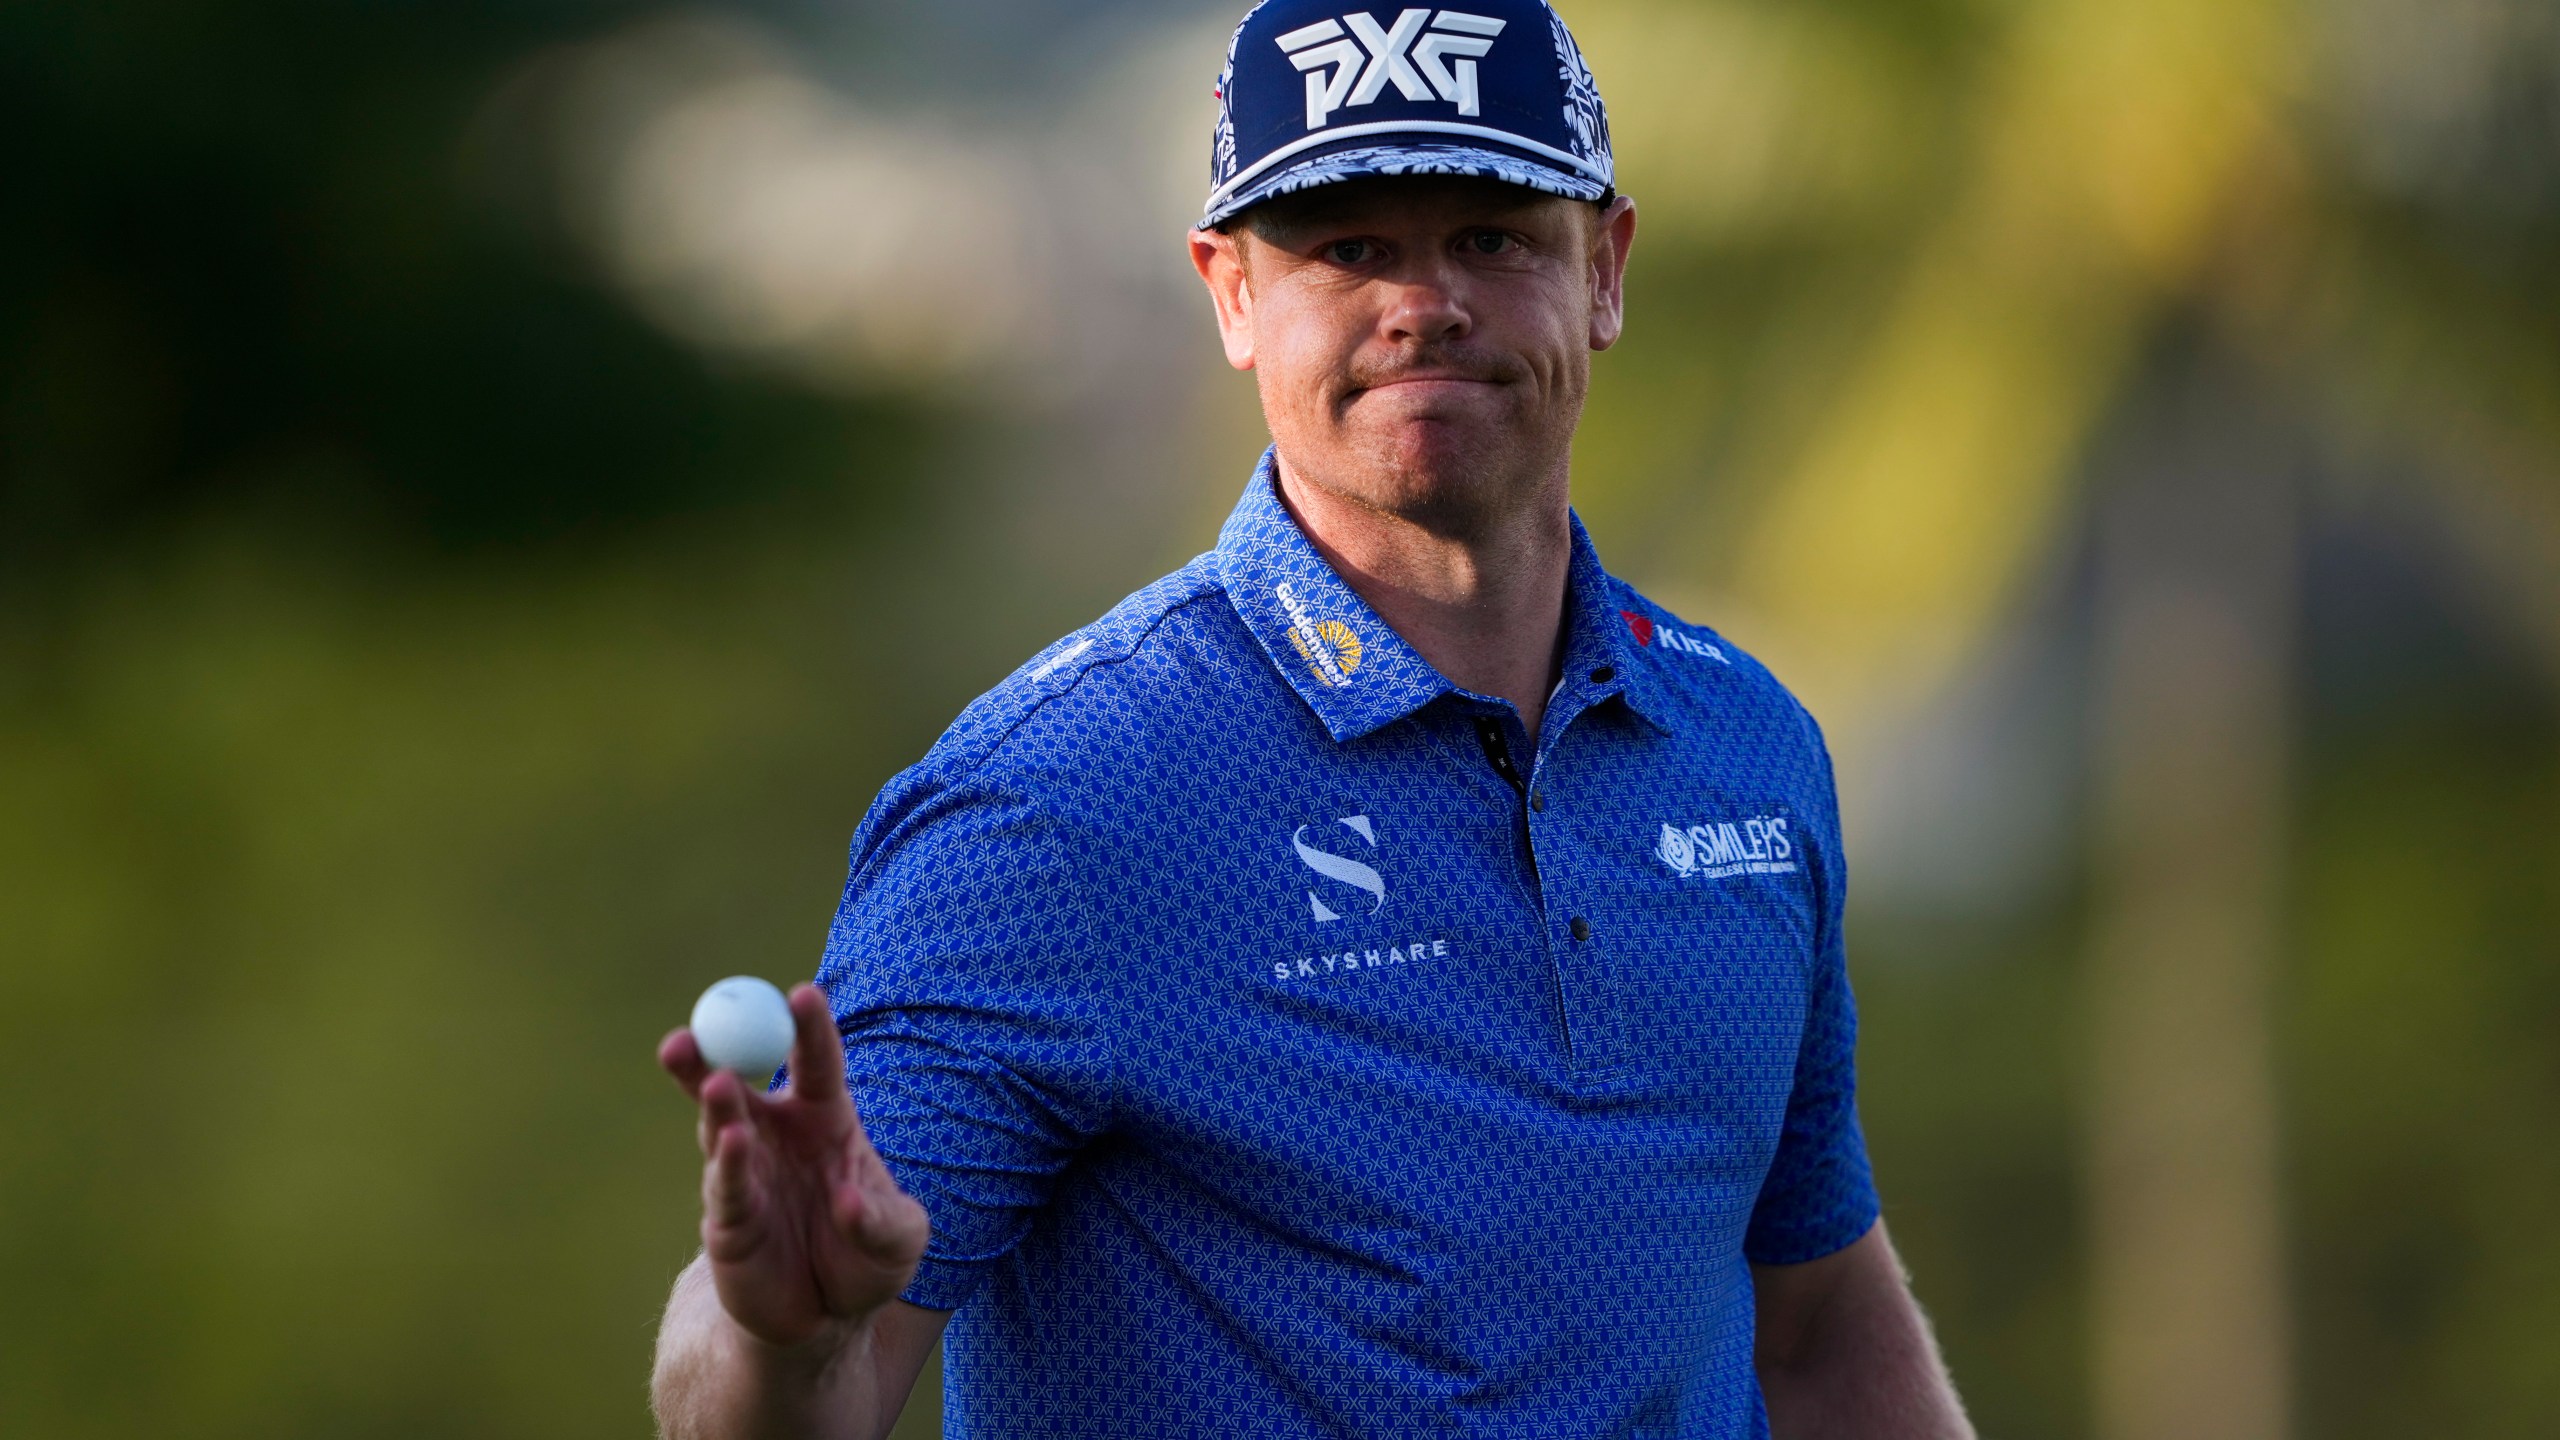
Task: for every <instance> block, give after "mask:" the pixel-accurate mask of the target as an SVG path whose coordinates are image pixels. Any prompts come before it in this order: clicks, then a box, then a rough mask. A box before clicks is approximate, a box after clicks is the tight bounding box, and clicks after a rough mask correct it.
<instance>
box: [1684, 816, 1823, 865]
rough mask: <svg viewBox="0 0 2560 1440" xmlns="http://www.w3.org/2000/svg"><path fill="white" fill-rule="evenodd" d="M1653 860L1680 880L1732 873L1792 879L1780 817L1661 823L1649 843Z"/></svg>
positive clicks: (1791, 843)
mask: <svg viewBox="0 0 2560 1440" xmlns="http://www.w3.org/2000/svg"><path fill="white" fill-rule="evenodd" d="M1653 853H1654V856H1655V858H1657V859H1659V860H1660V861H1661V862H1662V863H1663V864H1665V865H1667V866H1669V867H1670V868H1671V873H1672V874H1674V875H1677V876H1679V877H1680V878H1681V879H1683V880H1687V879H1690V878H1693V877H1694V878H1696V879H1700V880H1724V879H1728V878H1730V877H1732V876H1735V875H1792V874H1794V873H1795V872H1796V869H1797V864H1796V858H1795V854H1796V844H1795V839H1794V837H1793V836H1791V835H1789V834H1788V833H1787V820H1786V817H1785V816H1783V815H1754V816H1752V817H1751V818H1750V819H1748V820H1744V821H1741V822H1740V823H1736V822H1734V821H1731V820H1726V821H1721V822H1711V823H1708V824H1704V825H1692V826H1689V827H1688V828H1686V829H1682V828H1681V827H1680V826H1677V825H1672V824H1668V823H1666V824H1665V825H1664V826H1663V827H1662V833H1661V835H1660V836H1658V837H1656V838H1655V840H1654V842H1653Z"/></svg>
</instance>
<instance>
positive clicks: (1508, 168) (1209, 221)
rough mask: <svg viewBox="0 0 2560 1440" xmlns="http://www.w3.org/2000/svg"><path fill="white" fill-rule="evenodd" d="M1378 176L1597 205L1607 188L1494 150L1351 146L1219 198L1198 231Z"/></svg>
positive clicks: (1310, 157)
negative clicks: (1494, 184)
mask: <svg viewBox="0 0 2560 1440" xmlns="http://www.w3.org/2000/svg"><path fill="white" fill-rule="evenodd" d="M1373 175H1470V176H1475V177H1477V178H1479V179H1484V180H1500V181H1503V182H1505V183H1507V184H1512V185H1523V186H1526V187H1528V188H1529V189H1532V190H1537V191H1541V192H1543V193H1545V194H1549V195H1561V196H1563V197H1564V198H1566V199H1568V200H1598V199H1600V198H1601V197H1603V196H1605V195H1607V194H1608V193H1609V187H1608V185H1606V184H1604V183H1602V182H1601V181H1598V180H1594V179H1592V178H1591V177H1590V176H1588V175H1577V174H1574V173H1573V172H1572V171H1569V170H1566V169H1563V168H1561V167H1559V166H1556V165H1553V164H1550V163H1548V162H1547V161H1544V160H1537V159H1532V158H1530V157H1529V156H1526V155H1522V154H1517V153H1513V152H1511V151H1507V150H1501V149H1497V148H1494V147H1493V146H1490V145H1446V144H1434V143H1430V142H1420V141H1406V142H1402V143H1388V144H1383V145H1381V144H1361V143H1359V142H1357V141H1351V142H1347V143H1346V146H1345V148H1343V149H1340V150H1334V151H1331V152H1329V153H1328V152H1323V151H1317V152H1313V153H1309V154H1306V155H1301V156H1292V157H1290V160H1289V162H1288V163H1287V164H1285V165H1281V166H1278V167H1276V168H1274V169H1272V170H1271V171H1269V172H1267V173H1265V174H1262V175H1257V176H1255V177H1254V178H1253V180H1252V181H1251V182H1250V183H1248V184H1246V185H1245V186H1243V187H1242V188H1240V189H1237V190H1234V191H1232V192H1230V193H1228V194H1226V195H1224V196H1221V197H1219V198H1218V199H1217V200H1216V201H1215V202H1214V203H1213V204H1211V205H1210V206H1209V208H1208V210H1207V211H1206V212H1205V213H1204V214H1202V215H1201V217H1200V223H1199V225H1198V226H1197V227H1196V228H1198V229H1202V230H1206V229H1208V228H1209V227H1210V226H1212V225H1218V224H1223V223H1224V222H1226V221H1227V220H1229V219H1232V218H1233V217H1234V216H1236V215H1237V214H1238V213H1240V212H1242V211H1245V210H1249V209H1251V208H1252V207H1254V206H1256V205H1259V204H1261V203H1262V202H1263V201H1265V200H1268V199H1270V198H1272V197H1273V196H1275V195H1290V194H1295V193H1296V192H1298V191H1300V190H1312V189H1314V188H1316V187H1317V186H1319V185H1332V184H1337V183H1339V182H1341V181H1344V180H1360V179H1366V178H1368V177H1369V176H1373Z"/></svg>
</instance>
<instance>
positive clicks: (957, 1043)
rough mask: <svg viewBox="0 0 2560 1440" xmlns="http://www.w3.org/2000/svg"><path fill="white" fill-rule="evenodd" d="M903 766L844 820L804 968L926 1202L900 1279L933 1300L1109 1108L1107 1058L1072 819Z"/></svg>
mask: <svg viewBox="0 0 2560 1440" xmlns="http://www.w3.org/2000/svg"><path fill="white" fill-rule="evenodd" d="M904 783H905V782H904V779H903V777H902V781H901V782H897V783H893V785H892V787H891V791H890V792H888V793H884V794H883V796H882V797H881V801H880V803H878V804H875V805H874V806H873V808H872V813H871V815H869V816H868V817H866V818H865V820H864V822H863V828H862V832H861V833H860V834H858V835H857V836H856V837H855V841H854V858H853V866H852V873H851V875H850V877H849V878H848V880H847V882H846V885H845V893H844V901H843V903H842V905H841V906H839V907H838V909H837V912H836V917H835V923H834V924H833V925H832V926H831V927H830V929H829V931H828V937H827V951H826V956H825V959H824V961H823V963H822V964H821V965H820V967H819V971H818V984H819V987H820V988H821V989H823V990H824V991H825V992H826V993H827V997H828V999H829V1001H830V1003H831V1004H832V1005H833V1006H834V1009H835V1015H836V1024H837V1028H838V1030H839V1031H840V1032H841V1033H842V1034H843V1036H844V1045H845V1068H846V1072H847V1082H848V1084H849V1085H850V1086H851V1088H852V1091H853V1097H854V1103H855V1105H856V1106H857V1107H858V1108H859V1109H860V1111H861V1113H862V1123H863V1126H864V1128H865V1129H866V1130H867V1131H868V1132H869V1134H870V1136H871V1142H872V1144H873V1145H874V1146H875V1147H876V1148H877V1149H878V1150H879V1152H880V1156H881V1158H882V1160H884V1161H885V1162H886V1163H887V1164H888V1167H889V1170H890V1173H891V1174H892V1175H894V1176H896V1177H897V1180H898V1183H899V1184H900V1185H901V1186H903V1187H904V1188H905V1189H906V1190H907V1192H908V1193H909V1194H911V1195H914V1196H915V1197H916V1199H917V1200H918V1201H920V1202H922V1204H923V1205H924V1207H925V1211H926V1213H927V1214H928V1215H930V1216H931V1217H932V1221H933V1238H932V1241H931V1243H930V1244H929V1245H928V1246H927V1247H926V1250H925V1257H924V1263H923V1264H922V1266H921V1267H920V1268H919V1269H918V1270H917V1272H916V1278H915V1281H914V1283H913V1284H911V1285H910V1286H909V1287H908V1288H907V1291H906V1293H905V1297H904V1298H905V1299H906V1300H907V1301H908V1302H909V1303H911V1304H915V1305H921V1306H925V1307H927V1308H929V1309H935V1310H952V1309H957V1308H959V1306H960V1305H961V1304H962V1303H963V1302H964V1301H966V1300H967V1299H968V1298H969V1296H970V1295H971V1294H973V1293H974V1292H975V1291H976V1290H977V1288H978V1286H979V1285H980V1284H981V1283H983V1281H984V1280H985V1278H986V1275H987V1272H988V1271H989V1269H990V1268H991V1267H992V1266H993V1265H994V1264H995V1262H997V1261H998V1260H1000V1259H1002V1258H1003V1256H1004V1255H1005V1254H1006V1253H1007V1252H1008V1251H1010V1250H1011V1249H1012V1248H1013V1247H1014V1245H1015V1243H1016V1242H1018V1241H1019V1240H1020V1239H1021V1238H1022V1235H1023V1234H1024V1232H1025V1231H1026V1230H1027V1229H1028V1228H1029V1227H1030V1225H1031V1223H1032V1220H1033V1218H1034V1216H1035V1215H1036V1214H1037V1212H1038V1211H1039V1209H1040V1207H1041V1206H1042V1205H1043V1204H1045V1203H1046V1201H1047V1199H1048V1196H1049V1192H1050V1188H1051V1186H1052V1184H1053V1183H1054V1181H1055V1179H1056V1177H1057V1174H1058V1172H1059V1171H1060V1170H1061V1169H1063V1168H1064V1167H1065V1166H1066V1164H1067V1163H1068V1162H1069V1161H1070V1160H1071V1159H1073V1158H1074V1156H1075V1154H1076V1152H1077V1151H1078V1150H1079V1149H1080V1148H1081V1147H1082V1146H1084V1145H1085V1144H1086V1143H1087V1142H1089V1141H1091V1140H1092V1139H1093V1138H1094V1137H1095V1136H1097V1135H1099V1134H1100V1133H1101V1132H1102V1131H1103V1129H1104V1128H1105V1127H1106V1126H1107V1125H1108V1124H1109V1123H1110V1118H1111V1109H1112V1092H1113V1085H1114V1074H1115V1071H1114V1062H1113V1050H1112V1045H1111V1036H1110V1034H1109V1017H1108V1015H1107V1013H1106V1010H1105V1006H1104V1003H1103V1002H1104V1000H1105V999H1106V998H1107V996H1106V992H1104V991H1103V989H1102V988H1101V986H1100V984H1099V981H1098V977H1097V974H1096V971H1097V966H1096V964H1095V960H1096V950H1095V945H1094V927H1093V925H1092V923H1091V916H1090V913H1089V910H1088V908H1087V907H1088V903H1089V902H1088V898H1087V895H1086V891H1085V888H1084V884H1083V875H1084V873H1085V867H1084V865H1083V863H1082V857H1083V854H1084V849H1083V841H1082V840H1081V838H1080V837H1079V836H1078V835H1077V834H1076V833H1075V832H1074V831H1073V829H1072V827H1070V826H1069V825H1067V824H1066V823H1064V822H1063V821H1061V820H1060V819H1059V818H1058V817H1057V815H1056V814H1055V813H1054V808H1053V807H1050V806H1045V805H1043V804H1041V803H1038V802H1036V801H1034V800H1033V799H1031V798H1029V797H1027V796H1025V795H1022V794H1019V793H1009V792H1007V791H1006V790H1004V789H1002V788H1000V787H995V786H990V785H981V784H972V785H962V786H954V787H948V788H944V787H924V786H916V787H914V788H913V789H906V790H902V786H903V785H904ZM918 791H921V792H922V793H917V792H918Z"/></svg>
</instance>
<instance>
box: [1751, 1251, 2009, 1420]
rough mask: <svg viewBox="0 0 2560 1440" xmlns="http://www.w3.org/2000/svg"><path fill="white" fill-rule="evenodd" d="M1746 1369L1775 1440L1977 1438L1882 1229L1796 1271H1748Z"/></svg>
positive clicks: (1778, 1267) (1776, 1267)
mask: <svg viewBox="0 0 2560 1440" xmlns="http://www.w3.org/2000/svg"><path fill="white" fill-rule="evenodd" d="M1751 1283H1752V1287H1753V1290H1754V1293H1755V1295H1756V1296H1757V1304H1758V1330H1757V1338H1756V1340H1755V1342H1754V1344H1753V1347H1752V1356H1751V1359H1752V1363H1753V1364H1754V1365H1755V1366H1756V1367H1757V1368H1758V1369H1759V1372H1760V1390H1761V1393H1762V1394H1763V1395H1764V1396H1765V1397H1767V1400H1768V1402H1769V1429H1770V1433H1771V1434H1772V1435H1774V1436H1776V1437H1778V1440H1831V1437H1843V1440H1847V1437H1855V1440H1973V1425H1972V1423H1971V1422H1969V1421H1968V1420H1966V1419H1965V1414H1964V1405H1963V1403H1962V1402H1961V1401H1959V1400H1958V1399H1957V1398H1956V1389H1955V1383H1954V1382H1953V1381H1952V1380H1950V1379H1949V1378H1948V1376H1947V1369H1946V1365H1945V1364H1944V1362H1942V1361H1941V1360H1940V1359H1939V1358H1938V1346H1937V1342H1936V1341H1935V1340H1934V1339H1933V1338H1931V1336H1930V1334H1929V1322H1928V1318H1927V1317H1926V1316H1924V1315H1922V1314H1921V1313H1920V1306H1919V1304H1918V1302H1916V1301H1914V1300H1913V1299H1912V1298H1911V1287H1910V1282H1909V1277H1908V1276H1906V1275H1905V1274H1903V1271H1902V1262H1901V1261H1900V1260H1898V1259H1896V1258H1895V1256H1894V1253H1893V1242H1892V1241H1891V1240H1889V1239H1887V1238H1886V1237H1885V1232H1884V1222H1883V1221H1881V1220H1879V1221H1877V1222H1876V1223H1875V1225H1874V1227H1873V1228H1871V1229H1869V1230H1868V1231H1867V1233H1866V1234H1865V1235H1863V1236H1861V1237H1860V1238H1859V1239H1858V1240H1857V1241H1856V1242H1854V1243H1853V1244H1851V1245H1850V1246H1849V1247H1848V1248H1847V1249H1845V1250H1839V1251H1835V1252H1833V1253H1832V1254H1829V1255H1825V1256H1823V1257H1822V1258H1821V1259H1819V1260H1809V1261H1806V1262H1805V1263H1803V1264H1801V1265H1754V1266H1752V1267H1751Z"/></svg>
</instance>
